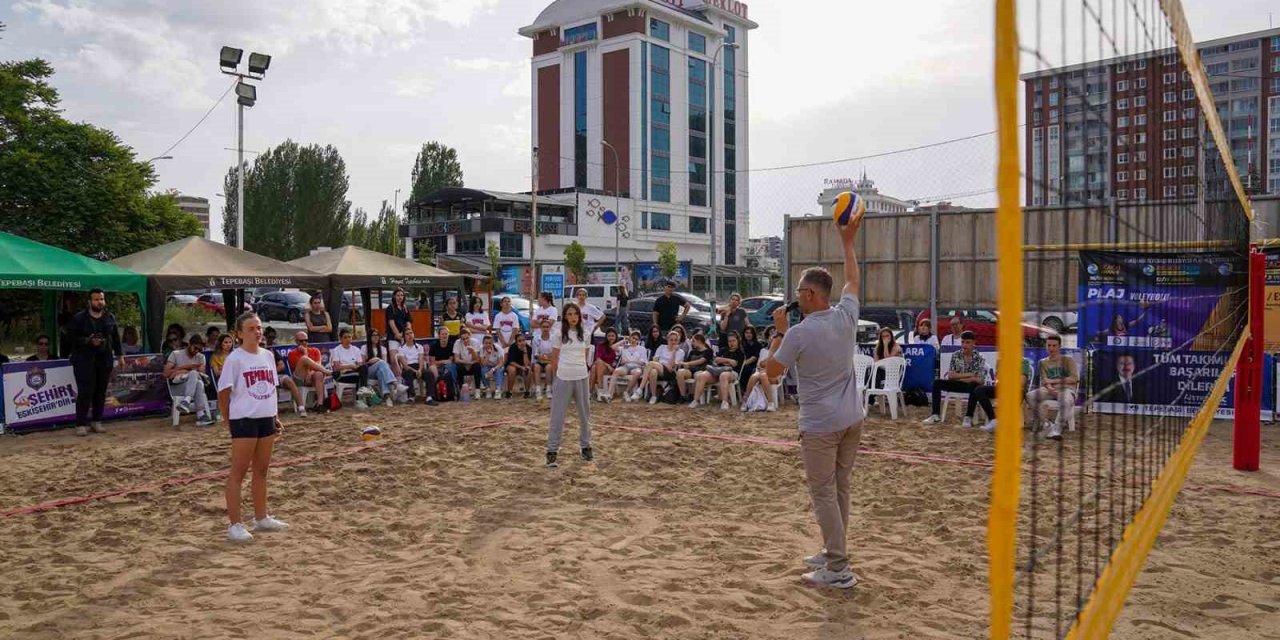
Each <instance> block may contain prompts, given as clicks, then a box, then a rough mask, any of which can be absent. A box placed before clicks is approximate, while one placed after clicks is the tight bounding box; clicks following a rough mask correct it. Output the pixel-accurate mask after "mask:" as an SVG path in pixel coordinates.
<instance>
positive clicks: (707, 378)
mask: <svg viewBox="0 0 1280 640" xmlns="http://www.w3.org/2000/svg"><path fill="white" fill-rule="evenodd" d="M694 338H695V340H696V338H697V336H694ZM746 359H747V353H746V351H743V349H742V337H741V336H739V335H738V332H737V331H730V332H729V333H728V335H727V336H726V337H725V348H724V350H723V351H721V352H720V355H718V356H715V357H714V358H712V359H711V363H710V364H708V365H707V366H706V367H705V368H704V369H703V370H702V371H701V372H699V373H698V376H697V378H695V381H696V382H697V385H696V388H695V389H694V390H693V401H694V402H695V403H697V402H701V401H702V392H703V389H704V388H706V386H707V383H719V388H720V410H721V411H725V410H728V409H729V405H730V402H729V401H730V399H731V398H733V394H732V392H731V391H730V389H729V387H731V386H732V385H735V384H737V383H738V372H739V371H741V370H742V363H743V362H744V361H746ZM689 406H691V407H697V405H696V404H690V405H689Z"/></svg>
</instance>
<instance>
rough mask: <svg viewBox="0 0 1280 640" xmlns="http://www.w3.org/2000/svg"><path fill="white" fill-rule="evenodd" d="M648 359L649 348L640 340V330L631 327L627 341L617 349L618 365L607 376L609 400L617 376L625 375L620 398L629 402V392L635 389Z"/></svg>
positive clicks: (611, 396)
mask: <svg viewBox="0 0 1280 640" xmlns="http://www.w3.org/2000/svg"><path fill="white" fill-rule="evenodd" d="M648 361H649V350H648V349H645V348H644V344H642V343H641V342H640V330H639V329H632V330H631V335H629V336H627V341H626V342H625V343H623V344H622V345H621V348H619V349H618V365H617V366H616V367H614V369H613V375H612V376H609V397H608V399H609V400H613V390H614V389H616V388H618V377H619V376H626V377H627V389H626V391H623V392H622V400H623V401H624V402H631V394H632V392H634V391H635V389H636V383H637V382H639V380H640V375H641V374H642V373H644V365H645V363H646V362H648Z"/></svg>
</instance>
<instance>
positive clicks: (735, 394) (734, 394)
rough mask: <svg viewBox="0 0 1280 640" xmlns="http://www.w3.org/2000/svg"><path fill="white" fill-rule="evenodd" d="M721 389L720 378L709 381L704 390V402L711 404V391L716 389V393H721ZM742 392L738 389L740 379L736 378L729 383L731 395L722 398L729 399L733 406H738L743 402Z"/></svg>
mask: <svg viewBox="0 0 1280 640" xmlns="http://www.w3.org/2000/svg"><path fill="white" fill-rule="evenodd" d="M719 389H720V382H719V381H718V380H717V381H713V382H711V383H708V384H707V387H706V388H705V389H703V390H702V404H705V405H710V404H711V392H712V391H715V392H716V395H719V394H720V391H719ZM741 394H742V392H741V391H740V390H739V389H738V381H737V380H734V381H733V382H730V383H729V397H728V398H721V400H728V401H729V404H730V405H731V406H734V407H736V406H738V405H739V404H741V402H742V398H741Z"/></svg>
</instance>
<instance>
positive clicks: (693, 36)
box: [689, 31, 707, 53]
mask: <svg viewBox="0 0 1280 640" xmlns="http://www.w3.org/2000/svg"><path fill="white" fill-rule="evenodd" d="M689 50H690V51H697V52H698V53H706V52H707V37H706V36H704V35H702V34H701V33H694V32H693V31H690V32H689Z"/></svg>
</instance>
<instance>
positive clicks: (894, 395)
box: [862, 357, 907, 420]
mask: <svg viewBox="0 0 1280 640" xmlns="http://www.w3.org/2000/svg"><path fill="white" fill-rule="evenodd" d="M882 369H883V370H884V381H883V385H882V386H880V387H874V386H867V387H864V389H865V391H864V392H863V394H862V407H863V410H864V411H865V410H866V407H867V406H868V405H869V404H870V402H871V398H872V397H873V396H880V397H883V398H884V399H885V400H886V401H887V404H888V405H889V415H890V417H892V418H893V419H894V420H897V419H898V406H899V405H901V406H902V413H903V415H906V412H907V398H906V395H905V394H904V393H903V392H902V380H903V378H905V377H906V375H907V360H906V358H901V357H895V358H883V359H881V360H880V361H879V362H877V363H876V366H875V368H874V369H872V372H871V375H872V376H874V377H873V378H872V380H873V381H874V380H875V379H876V378H879V377H880V376H879V375H878V372H879V371H880V370H882Z"/></svg>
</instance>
